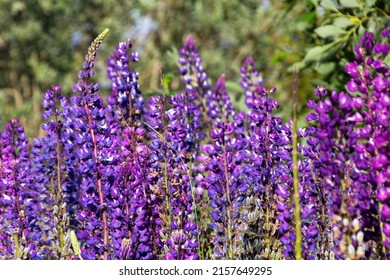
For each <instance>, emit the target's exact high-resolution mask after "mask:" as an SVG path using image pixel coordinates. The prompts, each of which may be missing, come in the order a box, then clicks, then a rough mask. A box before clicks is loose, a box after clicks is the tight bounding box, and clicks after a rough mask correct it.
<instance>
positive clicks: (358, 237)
mask: <svg viewBox="0 0 390 280" xmlns="http://www.w3.org/2000/svg"><path fill="white" fill-rule="evenodd" d="M363 238H364V233H363V232H362V231H359V232H358V233H357V234H356V239H357V241H358V242H359V244H362V243H363Z"/></svg>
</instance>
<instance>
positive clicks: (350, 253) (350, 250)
mask: <svg viewBox="0 0 390 280" xmlns="http://www.w3.org/2000/svg"><path fill="white" fill-rule="evenodd" d="M355 253H356V251H355V247H353V245H352V244H349V245H348V256H349V257H350V258H354V257H355Z"/></svg>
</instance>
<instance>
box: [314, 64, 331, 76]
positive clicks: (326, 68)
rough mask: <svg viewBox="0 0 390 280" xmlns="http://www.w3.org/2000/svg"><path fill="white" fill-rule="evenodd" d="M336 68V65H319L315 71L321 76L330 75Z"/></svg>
mask: <svg viewBox="0 0 390 280" xmlns="http://www.w3.org/2000/svg"><path fill="white" fill-rule="evenodd" d="M335 68H336V63H334V62H327V63H319V64H318V66H317V67H316V68H315V70H316V71H317V72H318V73H319V74H321V75H328V74H330V73H331V72H332V71H333V70H334V69H335Z"/></svg>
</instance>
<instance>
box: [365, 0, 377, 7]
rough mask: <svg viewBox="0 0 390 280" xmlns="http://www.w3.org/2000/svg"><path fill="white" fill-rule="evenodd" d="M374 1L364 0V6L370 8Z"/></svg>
mask: <svg viewBox="0 0 390 280" xmlns="http://www.w3.org/2000/svg"><path fill="white" fill-rule="evenodd" d="M375 3H376V0H366V7H367V8H371V7H372V6H374V5H375Z"/></svg>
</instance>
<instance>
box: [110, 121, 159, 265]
mask: <svg viewBox="0 0 390 280" xmlns="http://www.w3.org/2000/svg"><path fill="white" fill-rule="evenodd" d="M144 135H145V131H144V130H143V129H142V128H134V127H132V128H129V129H125V130H124V136H125V139H124V141H123V142H122V145H123V152H124V153H126V162H125V164H124V166H123V171H122V180H123V187H122V192H123V194H124V196H123V199H122V201H121V204H122V205H123V206H125V207H123V206H122V207H117V208H116V209H117V210H118V211H117V212H118V215H116V217H118V219H113V220H112V222H111V223H114V224H113V225H111V227H113V228H117V229H119V228H124V229H125V230H126V231H127V232H126V236H125V237H126V239H125V240H128V242H127V243H128V244H126V248H127V249H126V251H124V250H123V247H124V246H125V245H124V244H123V241H122V244H121V245H122V249H121V250H120V255H119V257H120V258H123V259H138V260H139V259H144V260H148V259H155V258H156V253H157V250H158V247H157V246H160V235H159V224H158V220H156V219H154V217H155V216H156V215H158V208H157V206H156V205H155V204H156V199H157V197H156V195H155V194H154V192H153V189H152V188H150V187H149V183H150V182H149V181H148V180H147V179H148V178H147V177H148V163H147V161H148V159H149V149H148V147H147V146H146V145H145V144H142V143H141V141H140V140H142V137H143V136H144ZM119 212H120V213H119ZM121 217H126V219H125V221H124V222H121V219H122V218H121ZM125 242H126V241H125Z"/></svg>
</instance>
